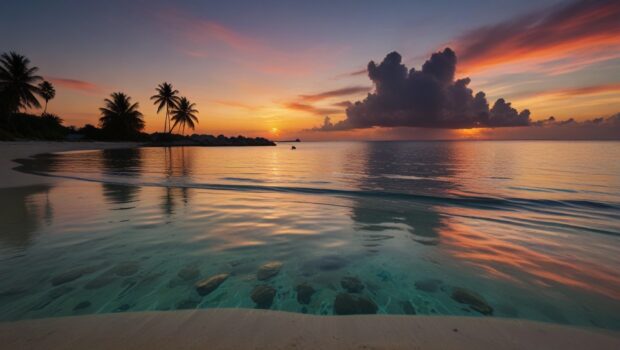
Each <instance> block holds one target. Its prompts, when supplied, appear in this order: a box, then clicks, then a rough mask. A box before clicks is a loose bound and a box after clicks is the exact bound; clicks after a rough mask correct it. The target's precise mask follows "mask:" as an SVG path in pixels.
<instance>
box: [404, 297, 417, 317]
mask: <svg viewBox="0 0 620 350" xmlns="http://www.w3.org/2000/svg"><path fill="white" fill-rule="evenodd" d="M400 307H401V308H402V309H403V312H404V313H405V314H407V315H415V314H416V312H415V307H413V305H411V302H410V301H409V300H405V301H401V302H400Z"/></svg>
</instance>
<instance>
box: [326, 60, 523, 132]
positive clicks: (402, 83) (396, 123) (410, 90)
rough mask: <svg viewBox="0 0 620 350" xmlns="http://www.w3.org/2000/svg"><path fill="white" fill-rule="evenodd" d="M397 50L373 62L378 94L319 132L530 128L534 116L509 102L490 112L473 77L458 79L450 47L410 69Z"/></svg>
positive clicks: (371, 69)
mask: <svg viewBox="0 0 620 350" xmlns="http://www.w3.org/2000/svg"><path fill="white" fill-rule="evenodd" d="M401 61H402V58H401V56H400V54H398V53H397V52H392V53H390V54H388V55H387V56H386V57H385V59H384V60H383V62H381V63H380V64H376V63H375V62H373V61H371V62H370V63H369V64H368V77H369V78H370V80H372V82H373V83H374V85H375V92H374V93H370V94H368V96H367V97H366V98H365V99H364V100H363V101H358V102H355V103H354V104H352V105H351V106H349V107H348V108H347V118H346V119H345V120H343V121H340V122H337V123H331V121H330V120H328V119H326V120H325V123H324V125H323V126H321V127H319V128H315V129H314V130H323V131H330V130H348V129H363V128H371V127H375V126H379V127H421V128H440V129H460V128H472V127H508V126H525V125H529V123H530V112H529V111H528V110H523V111H521V112H519V111H517V110H516V109H514V108H513V107H512V106H511V105H510V103H509V102H506V101H505V100H504V99H499V100H497V101H496V102H495V103H494V104H493V107H492V108H489V103H488V102H487V99H486V96H485V94H484V93H483V92H478V93H476V94H475V95H474V92H473V91H472V90H471V89H470V88H468V85H469V82H470V79H469V78H464V79H458V80H454V74H455V72H456V63H457V58H456V54H455V53H454V51H452V50H451V49H449V48H446V49H445V50H444V51H442V52H437V53H434V54H433V55H432V56H431V58H430V59H429V60H427V61H426V62H425V63H424V65H423V66H422V70H415V69H413V68H412V69H411V70H408V69H407V67H406V66H405V65H404V64H402V63H401Z"/></svg>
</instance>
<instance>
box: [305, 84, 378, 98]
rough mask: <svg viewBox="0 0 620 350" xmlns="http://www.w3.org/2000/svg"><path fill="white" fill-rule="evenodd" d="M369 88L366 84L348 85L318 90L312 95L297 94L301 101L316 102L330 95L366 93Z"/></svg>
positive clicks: (330, 96)
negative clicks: (318, 91)
mask: <svg viewBox="0 0 620 350" xmlns="http://www.w3.org/2000/svg"><path fill="white" fill-rule="evenodd" d="M370 90H371V88H370V87H368V86H349V87H345V88H341V89H336V90H330V91H325V92H320V93H317V94H312V95H299V98H300V99H301V100H302V101H306V102H317V101H321V100H324V99H327V98H332V97H341V96H349V95H357V94H361V93H367V92H369V91H370Z"/></svg>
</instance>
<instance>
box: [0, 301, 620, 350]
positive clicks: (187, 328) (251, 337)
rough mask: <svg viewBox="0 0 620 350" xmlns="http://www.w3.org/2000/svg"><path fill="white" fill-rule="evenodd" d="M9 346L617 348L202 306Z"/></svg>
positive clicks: (9, 330)
mask: <svg viewBox="0 0 620 350" xmlns="http://www.w3.org/2000/svg"><path fill="white" fill-rule="evenodd" d="M0 343H2V344H3V346H6V347H7V348H10V349H39V348H45V349H112V348H118V349H140V350H141V349H205V348H207V349H247V348H251V349H292V348H294V349H562V350H569V349H587V348H590V349H618V348H620V336H619V335H618V333H614V332H610V331H604V330H592V329H586V328H578V327H571V326H561V325H555V324H546V323H540V322H534V321H524V320H511V319H494V318H483V317H452V316H385V315H361V316H310V315H303V314H296V313H287V312H279V311H267V310H253V309H252V310H249V309H248V310H246V309H209V310H193V311H190V310H187V311H164V312H155V311H153V312H135V313H116V314H105V315H88V316H70V317H60V318H49V319H35V320H22V321H15V322H4V323H0Z"/></svg>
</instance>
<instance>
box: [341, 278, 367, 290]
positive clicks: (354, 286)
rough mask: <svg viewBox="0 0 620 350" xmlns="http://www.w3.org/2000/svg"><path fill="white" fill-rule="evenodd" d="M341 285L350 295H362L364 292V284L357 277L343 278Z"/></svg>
mask: <svg viewBox="0 0 620 350" xmlns="http://www.w3.org/2000/svg"><path fill="white" fill-rule="evenodd" d="M340 285H341V286H342V288H344V289H345V290H346V291H347V292H349V293H360V292H361V291H362V290H364V284H363V283H362V281H360V280H359V279H357V278H356V277H343V278H342V279H341V280H340Z"/></svg>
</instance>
